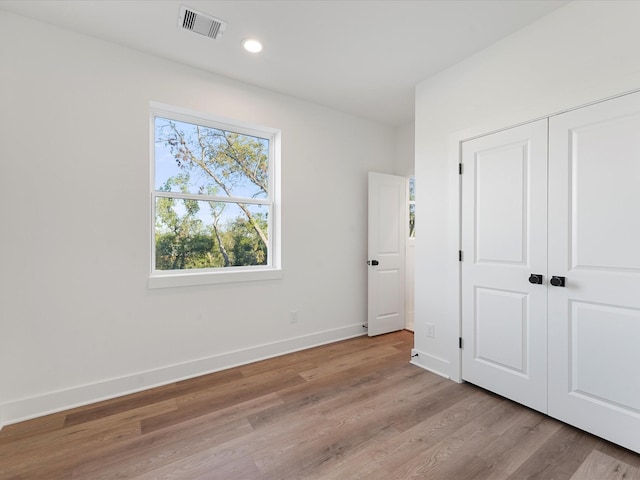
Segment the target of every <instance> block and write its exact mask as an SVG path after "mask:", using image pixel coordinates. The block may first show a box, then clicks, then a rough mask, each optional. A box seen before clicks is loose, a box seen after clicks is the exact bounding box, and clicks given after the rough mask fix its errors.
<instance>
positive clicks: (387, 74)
mask: <svg viewBox="0 0 640 480" xmlns="http://www.w3.org/2000/svg"><path fill="white" fill-rule="evenodd" d="M566 3H568V0H510V1H509V0H443V1H437V0H423V1H419V0H414V1H402V0H396V1H366V0H356V1H321V0H309V1H299V0H298V1H270V0H263V1H239V0H236V1H211V0H183V1H180V0H161V1H152V0H126V1H125V0H118V1H116V0H82V1H78V0H71V1H68V0H64V1H59V0H42V1H30V0H0V9H4V10H8V11H11V12H15V13H18V14H21V15H24V16H27V17H32V18H35V19H39V20H42V21H45V22H48V23H51V24H54V25H58V26H61V27H64V28H68V29H71V30H75V31H77V32H81V33H85V34H88V35H92V36H95V37H98V38H102V39H105V40H108V41H111V42H115V43H118V44H121V45H125V46H128V47H131V48H134V49H137V50H141V51H144V52H148V53H152V54H154V55H158V56H161V57H165V58H168V59H171V60H174V61H178V62H181V63H184V64H187V65H191V66H194V67H197V68H200V69H203V70H207V71H210V72H214V73H217V74H220V75H224V76H226V77H230V78H233V79H237V80H240V81H243V82H246V83H250V84H253V85H257V86H260V87H264V88H267V89H269V90H273V91H276V92H280V93H284V94H287V95H291V96H294V97H297V98H301V99H304V100H308V101H311V102H314V103H318V104H321V105H325V106H328V107H331V108H334V109H337V110H341V111H345V112H349V113H353V114H356V115H359V116H363V117H367V118H371V119H374V120H377V121H380V122H383V123H386V124H390V125H401V124H404V123H407V122H410V121H412V120H413V103H414V102H413V99H414V94H413V92H414V86H415V85H416V84H417V83H418V82H420V81H421V80H423V79H425V78H427V77H429V76H431V75H433V74H434V73H436V72H438V71H440V70H443V69H445V68H447V67H448V66H450V65H453V64H455V63H457V62H459V61H460V60H462V59H464V58H465V57H468V56H470V55H472V54H473V53H475V52H478V51H480V50H482V49H484V48H486V47H487V46H489V45H491V44H492V43H494V42H496V41H498V40H500V39H502V38H504V37H506V36H507V35H509V34H511V33H513V32H515V31H516V30H518V29H520V28H522V27H524V26H525V25H527V24H529V23H532V22H534V21H535V20H537V19H538V18H540V17H542V16H544V15H546V14H548V13H549V12H551V11H553V10H555V9H556V8H559V7H561V6H563V5H565V4H566ZM181 4H185V5H188V6H190V7H191V8H193V9H195V10H197V11H200V12H203V13H208V14H210V15H212V16H214V17H217V18H220V19H222V20H224V21H226V22H228V27H227V30H226V32H225V34H224V36H222V37H219V38H218V39H217V40H211V39H208V38H207V37H204V36H201V35H197V34H194V33H191V32H187V31H185V30H182V29H178V28H177V23H178V22H177V20H178V15H179V11H180V5H181ZM249 36H251V37H256V38H258V39H259V40H261V41H262V43H263V44H264V50H263V52H262V53H261V54H259V55H251V54H247V53H245V52H244V51H242V49H241V46H240V42H241V40H242V39H244V38H246V37H249Z"/></svg>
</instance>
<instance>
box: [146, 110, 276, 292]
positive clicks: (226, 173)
mask: <svg viewBox="0 0 640 480" xmlns="http://www.w3.org/2000/svg"><path fill="white" fill-rule="evenodd" d="M152 130H153V162H152V167H153V168H152V172H153V173H152V209H153V212H152V221H153V235H152V237H153V239H152V277H153V276H154V275H155V276H161V275H167V274H169V275H174V274H189V273H197V274H201V273H206V272H210V273H220V272H230V271H235V272H236V273H237V272H238V270H240V271H256V270H264V269H274V268H277V266H278V265H277V255H276V254H277V252H276V248H274V233H275V232H277V231H278V229H276V228H275V221H276V220H277V218H276V213H277V212H276V208H275V207H276V205H275V199H276V195H275V171H276V170H275V166H276V165H275V164H276V161H277V159H276V157H275V152H276V141H277V140H278V138H277V137H278V134H277V132H276V131H275V130H272V129H266V128H265V129H262V128H261V127H251V128H247V127H246V126H244V125H242V124H240V123H238V124H235V123H230V122H228V121H225V122H220V121H218V120H216V119H211V118H209V117H206V116H204V115H203V116H202V117H201V116H196V115H194V114H192V113H191V112H189V114H185V113H184V112H183V111H179V110H176V111H173V110H164V109H153V108H152ZM233 278H234V281H235V280H237V279H238V276H237V275H235V276H234V277H233ZM203 283H209V282H206V281H205V282H203ZM163 286H164V285H163Z"/></svg>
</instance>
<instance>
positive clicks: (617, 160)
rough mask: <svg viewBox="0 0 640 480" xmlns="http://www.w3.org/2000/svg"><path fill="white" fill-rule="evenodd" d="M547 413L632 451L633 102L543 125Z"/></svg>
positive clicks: (638, 420) (639, 420) (639, 372)
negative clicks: (551, 278)
mask: <svg viewBox="0 0 640 480" xmlns="http://www.w3.org/2000/svg"><path fill="white" fill-rule="evenodd" d="M549 140H550V143H549V275H557V276H561V277H565V279H566V280H565V281H566V283H565V286H564V287H561V286H557V287H556V286H549V287H548V292H549V414H550V415H552V416H554V417H557V418H559V419H561V420H563V421H565V422H568V423H570V424H572V425H575V426H577V427H579V428H582V429H584V430H587V431H589V432H592V433H594V434H596V435H598V436H601V437H604V438H606V439H609V440H611V441H613V442H615V443H618V444H620V445H623V446H625V447H628V448H630V449H632V450H635V451H637V452H638V451H640V95H639V94H633V95H627V96H624V97H620V98H617V99H614V100H610V101H606V102H603V103H599V104H595V105H592V106H589V107H585V108H581V109H578V110H575V111H572V112H569V113H566V114H562V115H558V116H556V117H552V118H551V119H550V130H549Z"/></svg>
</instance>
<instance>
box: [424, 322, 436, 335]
mask: <svg viewBox="0 0 640 480" xmlns="http://www.w3.org/2000/svg"><path fill="white" fill-rule="evenodd" d="M425 327H426V335H427V337H429V338H435V336H436V332H435V330H436V327H435V325H434V324H433V323H425Z"/></svg>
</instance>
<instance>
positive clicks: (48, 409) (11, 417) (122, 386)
mask: <svg viewBox="0 0 640 480" xmlns="http://www.w3.org/2000/svg"><path fill="white" fill-rule="evenodd" d="M362 335H366V330H364V329H363V328H362V323H358V324H356V325H350V326H348V327H341V328H336V329H333V330H325V331H322V332H316V333H312V334H309V335H304V336H300V337H294V338H288V339H286V340H281V341H278V342H273V343H268V344H263V345H257V346H255V347H250V348H246V349H243V350H236V351H232V352H226V353H222V354H219V355H213V356H210V357H207V358H202V359H199V360H194V361H190V362H185V363H180V364H176V365H170V366H167V367H162V368H158V369H154V370H149V371H146V372H142V373H137V374H133V375H128V376H125V377H120V378H114V379H110V380H104V381H100V382H96V383H91V384H86V385H80V386H77V387H73V388H69V389H65V390H61V391H56V392H49V393H45V394H42V395H37V396H33V397H28V398H23V399H20V400H15V401H11V402H7V403H4V404H2V405H0V428H2V426H3V425H10V424H12V423H18V422H21V421H24V420H29V419H32V418H37V417H41V416H44V415H49V414H51V413H56V412H60V411H63V410H68V409H70V408H75V407H79V406H83V405H88V404H91V403H95V402H99V401H102V400H108V399H111V398H115V397H120V396H122V395H128V394H130V393H135V392H140V391H142V390H147V389H150V388H154V387H158V386H161V385H166V384H169V383H173V382H177V381H180V380H186V379H189V378H193V377H198V376H200V375H206V374H208V373H213V372H217V371H220V370H225V369H228V368H232V367H237V366H239V365H246V364H248V363H252V362H256V361H259V360H264V359H267V358H272V357H277V356H280V355H284V354H286V353H292V352H296V351H299V350H305V349H307V348H312V347H317V346H318V345H324V344H327V343H332V342H337V341H340V340H346V339H347V338H353V337H358V336H362Z"/></svg>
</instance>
